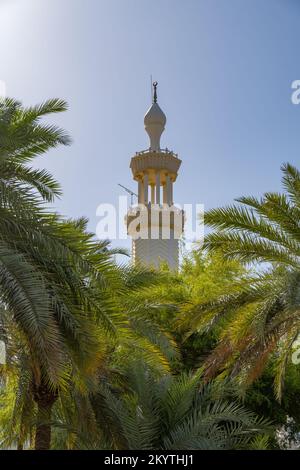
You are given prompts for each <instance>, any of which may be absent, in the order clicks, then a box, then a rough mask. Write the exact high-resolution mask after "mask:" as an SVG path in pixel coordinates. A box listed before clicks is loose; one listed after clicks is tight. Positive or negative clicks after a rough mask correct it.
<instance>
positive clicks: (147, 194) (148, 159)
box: [127, 82, 184, 270]
mask: <svg viewBox="0 0 300 470" xmlns="http://www.w3.org/2000/svg"><path fill="white" fill-rule="evenodd" d="M153 86H154V99H153V103H152V106H151V107H150V108H149V109H148V111H147V113H146V115H145V117H144V124H145V129H146V132H147V133H148V135H149V139H150V147H149V149H147V150H144V151H142V152H137V153H136V155H135V156H134V157H132V159H131V163H130V167H131V170H132V173H133V178H134V180H135V181H137V183H138V203H139V204H145V205H146V208H147V209H146V210H147V212H148V218H147V219H148V221H149V226H148V233H149V237H148V238H145V237H144V236H141V237H137V236H136V234H133V231H132V229H131V227H132V225H131V222H133V223H134V225H136V217H137V215H136V211H133V208H131V209H130V210H129V211H128V214H127V229H128V233H129V235H131V236H132V237H134V238H133V240H132V260H133V263H134V264H141V265H145V266H148V267H154V268H159V266H160V264H162V263H167V264H168V266H169V267H170V269H172V270H177V269H178V264H179V248H178V246H179V240H178V233H179V234H181V233H182V230H183V218H184V216H183V212H182V211H179V210H178V209H175V208H174V206H173V184H174V182H175V181H176V178H177V172H178V169H179V167H180V164H181V160H180V159H179V158H178V157H177V155H175V154H174V153H173V152H171V151H169V150H168V149H165V150H162V149H161V148H160V137H161V134H162V133H163V131H164V129H165V125H166V116H165V114H164V113H163V111H162V110H161V108H160V107H159V105H158V103H157V95H156V86H157V83H156V82H155V83H154V84H153ZM154 204H155V207H156V208H159V209H160V208H161V210H172V211H175V212H176V213H177V214H178V215H179V219H178V218H177V219H176V218H175V216H174V218H173V219H172V218H170V219H169V220H167V219H164V218H163V217H160V218H158V219H157V220H156V219H155V217H154V216H152V215H151V214H152V212H151V209H153V207H154ZM175 219H176V220H177V221H178V220H179V226H180V230H179V231H178V224H177V226H176V230H174V223H175V222H174V221H175ZM154 226H155V227H156V228H157V234H156V236H155V237H153V236H152V234H151V228H153V227H154ZM165 228H167V229H168V231H167V233H169V234H170V236H169V237H168V238H167V239H166V237H165V233H166V232H164V229H165ZM163 232H164V236H163ZM141 233H142V232H141ZM174 234H175V235H176V236H174Z"/></svg>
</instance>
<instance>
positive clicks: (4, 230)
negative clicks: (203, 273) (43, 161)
mask: <svg viewBox="0 0 300 470" xmlns="http://www.w3.org/2000/svg"><path fill="white" fill-rule="evenodd" d="M65 109H66V103H65V102H64V101H61V100H49V101H47V102H46V103H44V104H42V105H40V106H36V107H32V108H23V107H22V106H21V104H20V103H18V102H16V101H14V100H11V99H5V100H3V101H1V103H0V215H1V217H0V301H1V303H2V304H3V305H4V306H5V311H6V313H7V314H8V315H10V316H11V319H12V320H13V324H14V325H15V327H16V328H17V329H18V332H19V335H20V340H21V341H22V347H23V352H24V356H25V357H26V361H27V362H28V368H27V369H26V370H27V372H28V371H29V377H30V380H29V381H28V383H27V385H28V390H27V392H28V393H30V394H31V396H32V397H33V400H34V402H35V403H36V405H37V410H38V413H37V426H36V436H35V446H36V448H37V449H46V448H49V446H50V439H51V426H50V420H51V412H52V408H53V405H54V403H55V401H56V400H57V398H58V395H59V391H60V390H61V389H63V388H64V387H66V386H68V384H69V381H70V377H72V375H74V373H79V371H81V374H83V375H86V374H87V372H89V373H90V372H91V370H92V369H93V367H95V364H96V363H97V357H98V355H99V354H98V353H99V351H100V349H101V348H100V349H99V338H98V334H97V329H99V328H100V327H102V328H103V327H104V328H105V329H106V330H109V331H113V330H114V326H113V322H112V321H111V319H110V317H109V308H108V306H107V305H106V304H105V299H103V298H102V297H103V296H101V289H100V288H99V286H102V287H103V289H104V287H105V286H106V285H107V283H113V279H114V277H115V276H114V272H115V267H114V264H113V263H112V260H111V253H110V252H109V250H108V249H107V243H105V242H104V243H100V242H99V243H98V242H95V241H94V240H93V235H92V234H90V233H88V232H87V230H86V221H85V220H84V219H80V220H78V221H71V220H70V221H67V220H64V219H62V218H61V217H59V216H58V215H57V214H55V213H49V211H48V212H46V210H45V208H44V205H43V204H44V203H45V202H51V201H52V200H53V198H54V197H56V196H58V195H59V194H60V188H59V185H58V184H57V182H56V181H55V180H54V179H53V178H52V177H51V175H49V174H48V173H47V172H46V171H44V170H42V171H39V170H35V169H32V168H30V167H29V165H28V164H29V162H30V161H31V160H32V159H33V158H34V157H35V156H36V155H39V154H42V153H44V152H46V151H47V150H49V149H50V148H54V147H56V146H57V145H59V144H63V145H67V144H69V142H70V139H69V137H68V136H67V135H66V134H65V132H64V131H63V130H61V129H60V128H57V127H55V126H51V125H45V124H42V123H41V122H40V119H41V118H42V117H43V116H45V115H47V114H49V113H56V112H62V111H64V110H65ZM88 279H90V280H89V281H88ZM91 279H95V280H97V284H98V287H97V289H95V287H94V286H93V285H92V282H91ZM11 325H12V323H11V322H8V323H7V326H11ZM4 329H5V324H4ZM6 336H7V338H8V341H9V339H13V338H12V335H10V334H9V331H6ZM4 369H5V368H4ZM22 379H23V377H22V375H21V376H20V380H22Z"/></svg>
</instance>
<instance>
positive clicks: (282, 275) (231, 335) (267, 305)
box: [187, 164, 300, 398]
mask: <svg viewBox="0 0 300 470" xmlns="http://www.w3.org/2000/svg"><path fill="white" fill-rule="evenodd" d="M282 172H283V178H282V183H283V188H284V192H283V193H282V194H280V193H266V194H265V195H264V196H263V197H262V198H260V199H258V198H255V197H241V198H239V199H237V202H238V203H239V204H236V205H232V206H228V207H225V208H220V209H212V210H210V211H208V212H207V213H206V214H205V223H206V224H207V225H208V226H210V227H212V228H213V229H215V230H214V231H213V232H211V233H209V234H208V235H207V237H206V240H205V244H204V246H205V248H206V249H207V250H209V251H214V250H221V251H222V252H223V254H224V256H225V258H226V259H230V260H238V261H240V262H242V263H244V264H248V265H249V264H250V265H253V264H254V265H256V266H258V271H257V274H256V275H254V274H253V273H252V275H251V276H247V277H246V278H243V279H241V280H240V281H237V282H235V283H234V284H233V286H232V288H229V290H227V292H226V293H224V295H218V296H216V298H215V299H212V300H211V301H209V302H202V303H201V302H199V303H198V305H194V306H193V309H192V311H190V312H187V315H190V316H192V317H193V319H192V322H193V325H194V326H193V328H195V329H197V330H198V331H205V330H207V329H209V328H211V327H215V325H217V324H221V325H222V333H221V340H220V343H219V345H218V346H217V348H216V349H215V351H214V352H213V353H212V354H211V356H210V357H209V358H208V361H207V366H208V369H207V375H208V376H213V375H215V374H216V373H217V372H218V371H222V370H224V371H225V370H227V371H229V372H230V374H231V376H238V377H239V379H240V380H241V381H243V382H244V383H246V384H247V383H250V382H251V381H253V380H254V379H255V378H256V377H257V376H258V375H259V374H260V373H261V372H262V370H263V368H264V365H265V364H266V362H267V361H268V359H269V358H270V356H271V355H273V356H274V354H275V359H276V363H277V368H276V370H277V372H276V378H275V384H276V393H277V396H278V397H279V398H280V397H281V393H282V386H283V378H284V373H285V369H286V366H287V364H288V362H289V361H290V358H291V354H292V351H293V344H294V342H295V340H296V339H297V338H298V335H299V332H300V316H299V308H300V304H299V301H300V283H299V281H300V257H299V256H300V173H299V171H298V170H297V169H296V168H295V167H293V166H291V165H290V164H285V165H283V167H282Z"/></svg>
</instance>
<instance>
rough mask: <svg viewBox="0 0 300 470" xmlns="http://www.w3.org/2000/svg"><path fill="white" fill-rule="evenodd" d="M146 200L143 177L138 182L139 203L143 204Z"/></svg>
mask: <svg viewBox="0 0 300 470" xmlns="http://www.w3.org/2000/svg"><path fill="white" fill-rule="evenodd" d="M143 201H144V183H143V180H142V179H139V182H138V203H139V204H142V203H143Z"/></svg>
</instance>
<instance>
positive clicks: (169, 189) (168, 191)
mask: <svg viewBox="0 0 300 470" xmlns="http://www.w3.org/2000/svg"><path fill="white" fill-rule="evenodd" d="M171 186H172V182H171V179H170V176H169V175H167V176H166V192H167V198H166V199H167V204H169V206H171V205H172V194H171Z"/></svg>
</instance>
